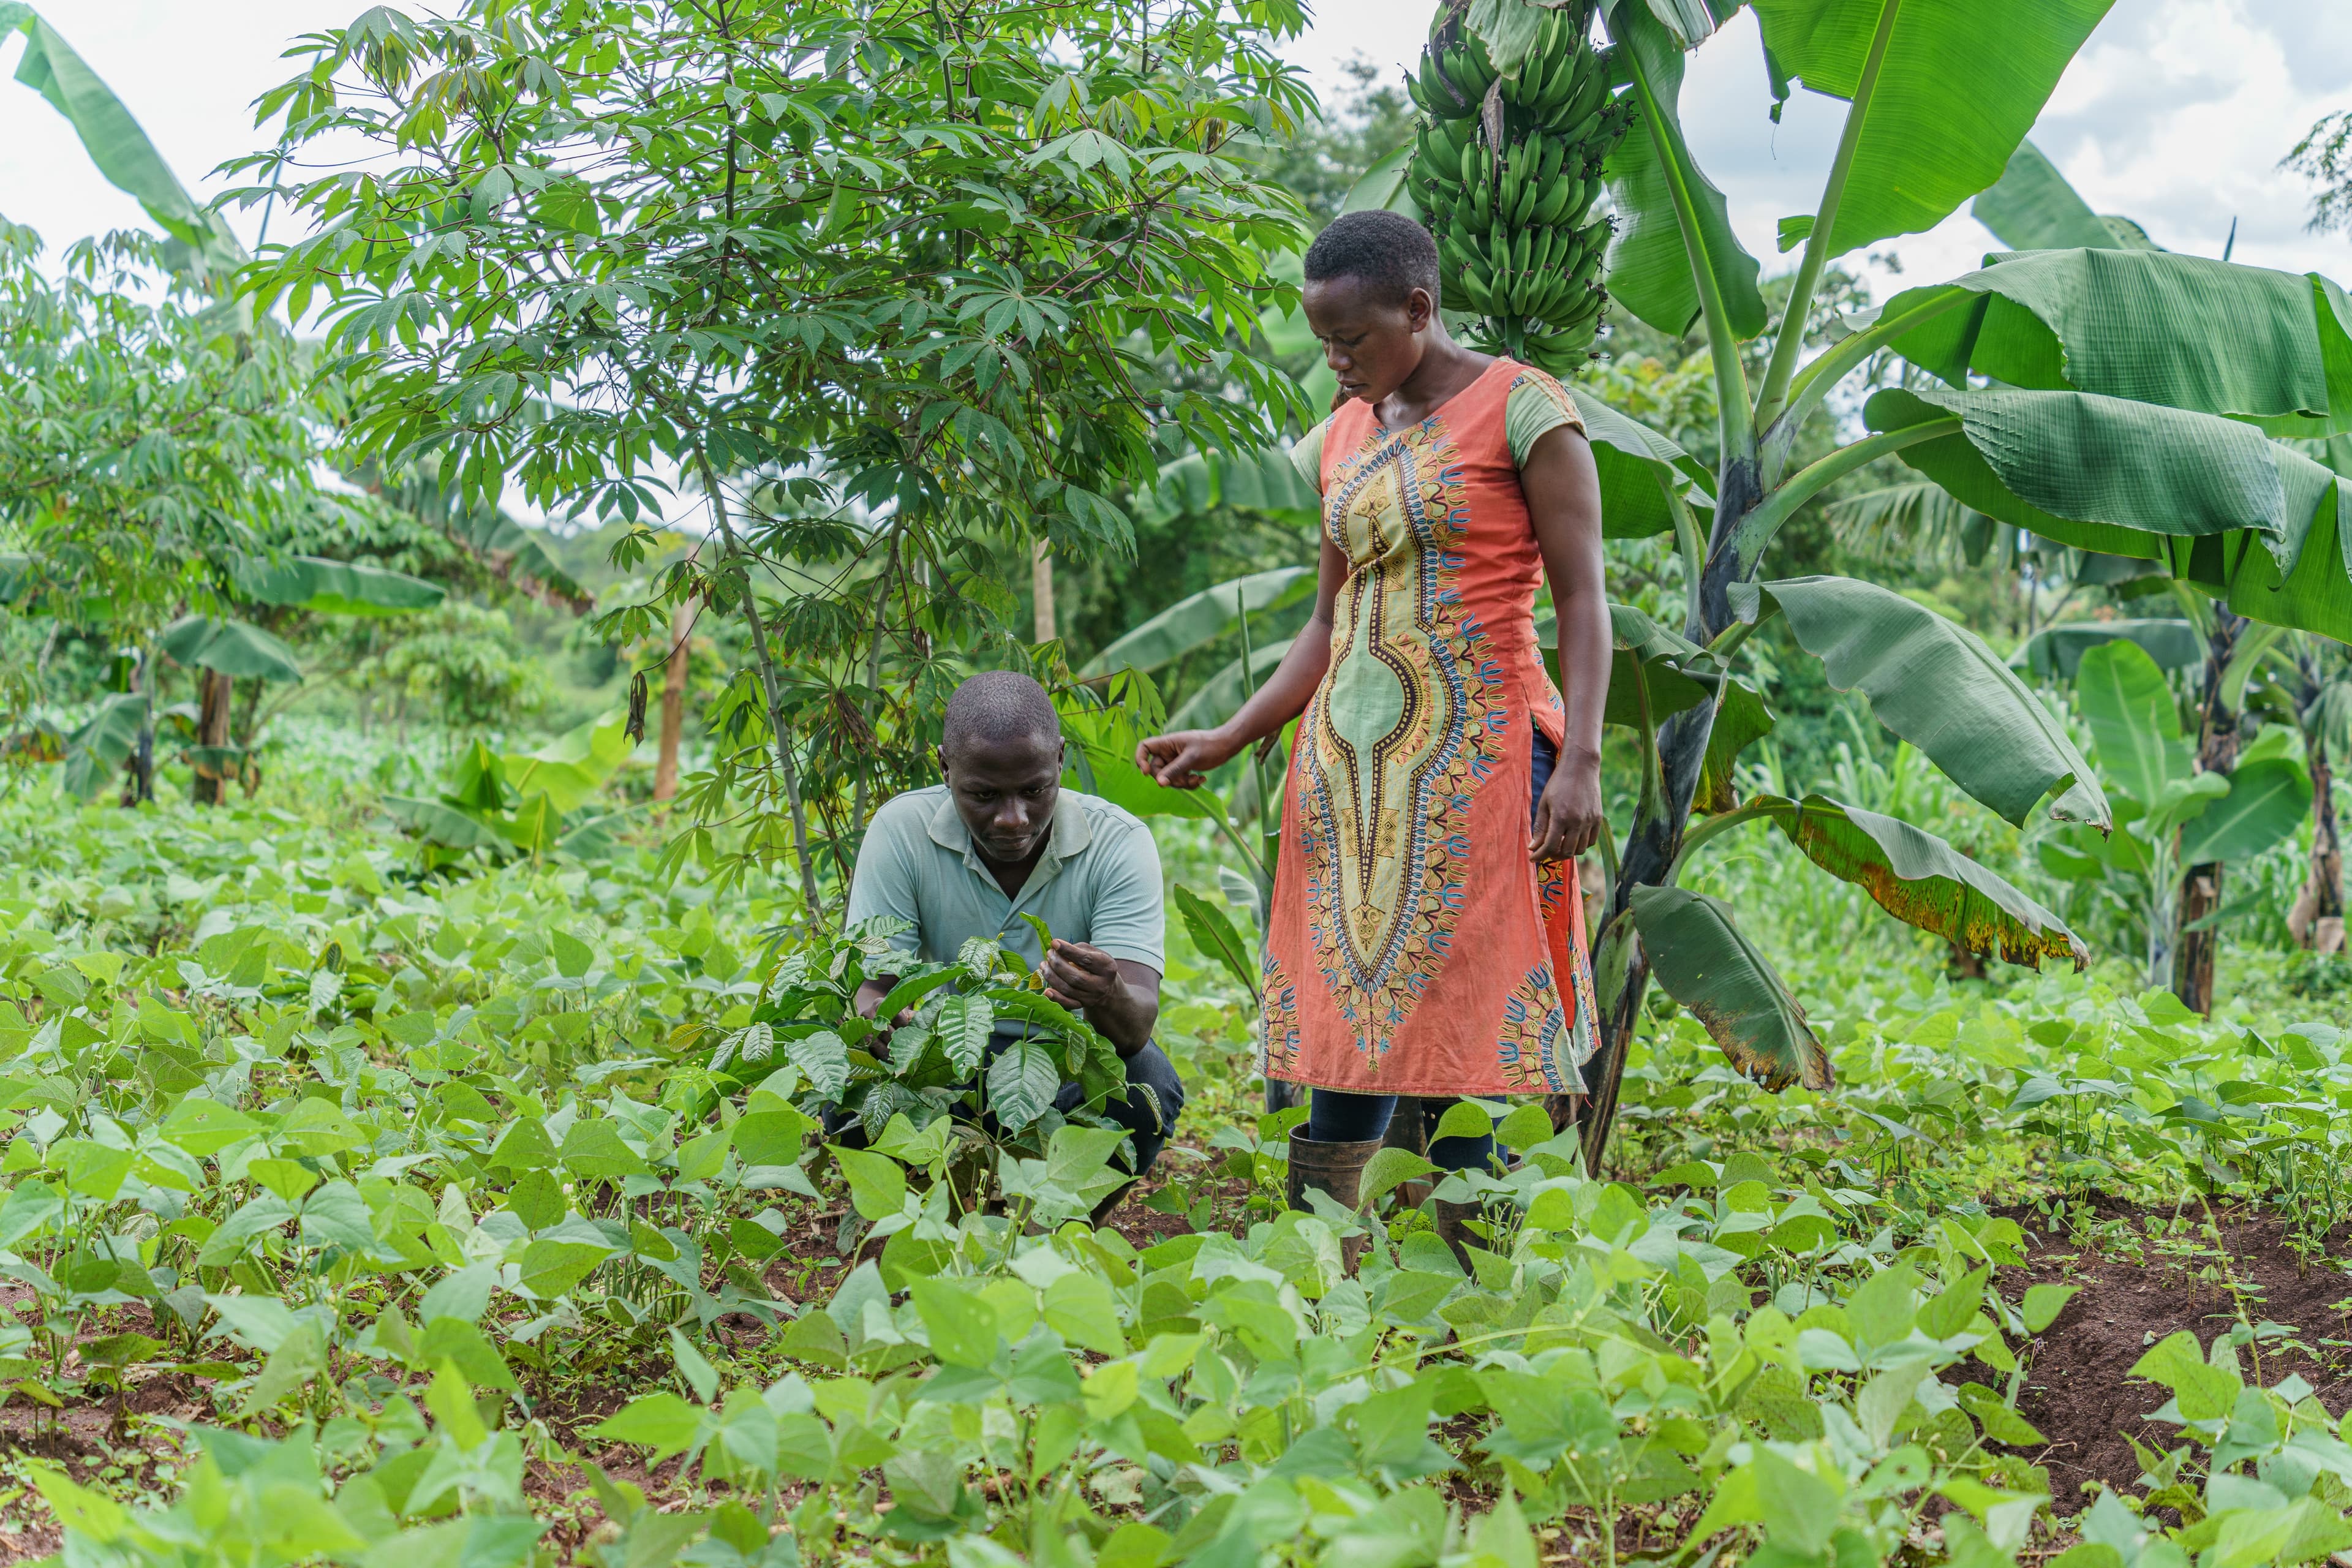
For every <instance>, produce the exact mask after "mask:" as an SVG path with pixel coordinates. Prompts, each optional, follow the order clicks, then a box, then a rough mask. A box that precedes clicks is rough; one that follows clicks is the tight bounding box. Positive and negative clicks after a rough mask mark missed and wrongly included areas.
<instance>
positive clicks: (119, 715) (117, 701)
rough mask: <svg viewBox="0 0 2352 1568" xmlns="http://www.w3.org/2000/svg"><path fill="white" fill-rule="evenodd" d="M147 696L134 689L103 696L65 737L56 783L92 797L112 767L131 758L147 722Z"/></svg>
mask: <svg viewBox="0 0 2352 1568" xmlns="http://www.w3.org/2000/svg"><path fill="white" fill-rule="evenodd" d="M146 719H147V699H146V698H144V697H142V696H141V695H140V694H139V693H137V692H135V691H123V692H117V693H115V694H114V695H113V696H111V697H108V698H105V699H103V700H101V701H100V703H99V705H98V707H97V709H96V710H95V711H93V712H92V713H91V714H90V716H89V718H88V719H85V720H83V721H82V722H81V723H80V724H79V726H78V727H77V728H76V729H75V730H74V732H73V733H72V734H70V735H68V736H67V737H66V744H65V769H64V772H63V773H62V774H61V775H60V776H59V780H58V783H59V784H60V785H61V787H63V788H64V790H65V792H66V793H67V794H68V795H71V796H73V797H74V798H75V799H76V800H94V799H96V798H97V797H98V795H99V792H100V791H101V790H103V789H105V788H106V783H107V779H108V778H109V776H110V775H111V774H112V773H113V772H114V770H115V769H117V768H119V767H121V765H122V764H123V763H125V762H127V761H129V760H130V757H131V752H133V751H134V750H136V749H137V747H138V745H139V727H140V725H142V723H144V722H146Z"/></svg>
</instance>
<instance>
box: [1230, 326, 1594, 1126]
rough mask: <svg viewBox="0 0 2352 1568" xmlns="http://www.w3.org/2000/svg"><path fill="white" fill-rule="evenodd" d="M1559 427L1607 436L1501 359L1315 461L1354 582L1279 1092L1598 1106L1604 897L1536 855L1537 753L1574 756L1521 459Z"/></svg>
mask: <svg viewBox="0 0 2352 1568" xmlns="http://www.w3.org/2000/svg"><path fill="white" fill-rule="evenodd" d="M1560 425H1572V426H1576V427H1577V428H1579V429H1581V428H1582V427H1583V420H1582V419H1581V418H1580V416H1579V415H1578V414H1577V411H1576V405H1574V404H1573V403H1572V402H1570V399H1569V396H1568V394H1567V393H1566V391H1564V390H1563V389H1562V388H1561V386H1560V384H1559V383H1558V382H1557V381H1554V380H1553V379H1552V378H1551V377H1550V376H1549V375H1546V374H1544V373H1543V372H1541V371H1539V370H1535V369H1532V368H1530V367H1528V366H1525V365H1521V364H1518V363H1515V362H1513V361H1511V360H1508V359H1497V360H1496V361H1495V363H1492V364H1490V365H1489V366H1487V367H1486V371H1485V373H1484V374H1481V375H1480V376H1479V377H1478V379H1477V380H1476V381H1475V382H1473V383H1472V384H1470V385H1469V386H1468V387H1466V388H1465V389H1464V390H1463V391H1461V392H1460V393H1458V394H1456V395H1454V397H1452V398H1451V399H1449V400H1448V401H1446V402H1445V403H1444V405H1441V406H1440V407H1439V408H1438V409H1437V411H1436V412H1435V413H1433V414H1432V415H1431V416H1429V417H1428V418H1426V419H1424V420H1423V421H1422V422H1421V423H1419V424H1417V425H1413V426H1409V427H1406V428H1403V429H1398V430H1384V429H1382V428H1381V425H1380V421H1379V417H1378V416H1377V415H1375V414H1374V412H1373V410H1372V407H1371V405H1369V404H1367V403H1364V402H1361V401H1350V402H1349V403H1348V404H1346V405H1343V406H1342V407H1341V408H1340V409H1339V412H1338V413H1336V414H1334V415H1332V416H1331V417H1330V418H1329V419H1328V420H1327V421H1325V422H1324V424H1323V425H1322V426H1318V429H1317V430H1316V431H1315V432H1314V433H1313V434H1312V435H1310V436H1309V437H1308V438H1307V440H1306V441H1302V442H1301V443H1299V447H1298V449H1297V450H1296V451H1295V452H1294V453H1293V458H1294V460H1296V461H1298V462H1299V463H1300V465H1301V468H1302V471H1307V464H1309V463H1313V464H1316V465H1317V466H1316V468H1315V469H1314V470H1312V472H1311V473H1310V477H1312V478H1315V479H1318V480H1319V483H1318V489H1320V491H1321V492H1322V496H1323V530H1324V533H1325V535H1326V537H1328V539H1329V540H1330V541H1331V542H1333V543H1334V544H1336V545H1338V546H1339V549H1340V550H1341V551H1342V552H1345V553H1346V555H1347V557H1348V563H1349V571H1348V577H1347V581H1346V582H1345V584H1342V585H1341V587H1340V590H1339V602H1338V605H1337V609H1336V613H1335V615H1334V616H1333V623H1334V624H1333V629H1332V634H1331V666H1330V670H1329V672H1328V674H1327V675H1325V677H1324V678H1323V683H1322V685H1321V686H1320V687H1318V689H1316V692H1315V696H1314V698H1313V699H1312V700H1310V701H1309V702H1308V704H1307V711H1306V713H1305V714H1304V715H1303V716H1302V717H1301V719H1300V721H1299V725H1298V731H1297V740H1296V742H1294V744H1293V746H1292V748H1291V761H1290V773H1289V779H1288V788H1287V790H1286V798H1285V802H1284V805H1283V821H1282V851H1281V858H1280V859H1279V861H1278V863H1277V868H1276V873H1275V884H1274V909H1273V912H1272V918H1271V920H1270V921H1269V922H1268V930H1269V931H1270V933H1271V937H1270V941H1269V942H1267V952H1266V955H1265V973H1264V980H1263V986H1262V992H1261V998H1260V999H1261V1002H1262V1004H1263V1011H1264V1018H1265V1025H1264V1034H1263V1037H1262V1038H1261V1041H1260V1053H1261V1058H1262V1059H1261V1066H1262V1067H1263V1068H1264V1070H1265V1074H1266V1076H1267V1077H1269V1078H1275V1079H1284V1080H1286V1081H1288V1082H1291V1083H1297V1084H1307V1085H1313V1086H1316V1087H1318V1088H1325V1089H1345V1090H1348V1091H1349V1092H1351V1093H1358V1094H1409V1095H1422V1096H1432V1097H1434V1096H1447V1095H1464V1094H1475V1095H1500V1094H1528V1093H1559V1092H1564V1091H1575V1090H1579V1089H1581V1088H1582V1082H1581V1079H1580V1077H1579V1075H1578V1071H1577V1069H1578V1068H1580V1066H1581V1065H1582V1064H1583V1062H1584V1060H1585V1058H1587V1057H1589V1056H1591V1054H1592V1047H1593V1042H1594V1022H1595V1007H1594V1003H1593V994H1592V973H1591V963H1590V960H1589V959H1588V957H1587V954H1586V947H1585V931H1584V906H1583V901H1582V900H1581V899H1580V897H1579V896H1578V891H1577V887H1576V881H1575V874H1574V863H1573V862H1571V861H1564V860H1563V861H1558V862H1554V863H1553V864H1551V865H1549V866H1546V867H1542V868H1538V867H1537V865H1536V864H1535V863H1534V862H1533V861H1531V860H1530V859H1529V858H1528V837H1529V835H1528V788H1529V781H1530V774H1529V763H1530V757H1531V752H1532V747H1533V735H1534V733H1535V731H1536V729H1537V728H1538V727H1540V728H1541V729H1542V730H1543V731H1544V732H1545V733H1546V734H1547V735H1549V737H1550V738H1551V741H1552V742H1553V744H1554V745H1555V746H1557V745H1558V744H1559V742H1560V740H1561V731H1562V729H1563V727H1564V724H1565V721H1566V712H1565V710H1564V709H1563V708H1562V706H1561V703H1560V699H1559V689H1557V688H1556V687H1555V686H1554V685H1553V684H1552V681H1551V678H1550V677H1549V675H1547V674H1546V673H1545V671H1544V667H1543V656H1542V652H1541V650H1540V649H1539V648H1538V646H1537V643H1536V630H1535V620H1534V602H1535V594H1536V588H1537V585H1538V583H1539V582H1540V581H1541V579H1542V574H1543V560H1542V557H1541V555H1540V554H1539V552H1538V550H1537V547H1536V538H1535V531H1534V529H1533V527H1532V526H1531V525H1530V523H1529V521H1528V505H1527V498H1526V496H1525V494H1524V493H1523V492H1522V491H1521V489H1519V475H1518V461H1517V458H1515V454H1517V455H1518V456H1521V457H1523V456H1524V455H1525V454H1526V452H1527V451H1528V449H1529V448H1530V447H1532V446H1533V445H1534V442H1535V439H1536V437H1538V436H1540V435H1542V434H1543V433H1545V432H1546V431H1548V430H1550V429H1553V428H1555V427H1557V426H1560ZM1318 437H1319V438H1320V439H1319V440H1318Z"/></svg>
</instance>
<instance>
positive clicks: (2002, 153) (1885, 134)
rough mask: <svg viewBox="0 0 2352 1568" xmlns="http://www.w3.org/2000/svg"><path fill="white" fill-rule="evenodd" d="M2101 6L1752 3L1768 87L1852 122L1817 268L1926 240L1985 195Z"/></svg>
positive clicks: (1874, 0)
mask: <svg viewBox="0 0 2352 1568" xmlns="http://www.w3.org/2000/svg"><path fill="white" fill-rule="evenodd" d="M2113 3H2114V0H2036V3H2035V4H2032V5H1988V4H1986V3H1985V0H1756V16H1757V20H1758V21H1759V23H1760V24H1761V26H1762V29H1763V35H1764V48H1765V51H1766V58H1768V59H1769V61H1770V62H1771V68H1772V70H1773V72H1774V74H1775V76H1776V78H1782V79H1793V80H1796V81H1800V82H1801V83H1803V84H1804V86H1805V87H1806V89H1808V90H1810V91H1813V92H1819V93H1825V94H1827V95H1828V96H1830V97H1832V98H1840V99H1845V100H1849V101H1850V102H1852V103H1853V109H1852V110H1850V111H1849V112H1850V114H1851V115H1853V116H1855V117H1859V118H1858V125H1857V127H1856V131H1857V132H1858V133H1857V134H1855V135H1854V139H1853V152H1852V155H1853V163H1852V169H1851V172H1850V173H1849V174H1847V176H1846V180H1845V184H1844V188H1843V193H1842V195H1841V197H1840V199H1839V202H1838V205H1837V211H1836V214H1835V215H1834V216H1833V217H1832V220H1831V229H1830V233H1829V235H1828V237H1827V250H1826V251H1825V253H1824V254H1825V255H1826V257H1828V258H1832V259H1834V258H1837V257H1840V256H1844V255H1847V254H1849V253H1850V252H1853V251H1856V250H1860V249H1862V248H1863V247H1865V246H1870V245H1875V244H1876V243H1878V242H1879V241H1880V240H1882V239H1890V238H1892V237H1895V236H1896V235H1900V234H1917V233H1921V232H1923V231H1925V230H1927V229H1930V228H1933V227H1935V226H1936V225H1937V224H1938V223H1941V222H1942V221H1943V220H1944V219H1945V218H1947V217H1949V216H1951V215H1952V214H1953V213H1955V212H1958V210H1959V207H1960V204H1961V203H1962V202H1965V201H1967V200H1968V199H1969V197H1970V196H1973V195H1976V194H1977V193H1978V192H1979V191H1982V190H1985V189H1986V188H1988V187H1989V186H1991V185H1993V184H1995V183H1996V182H1998V181H1999V180H2000V178H2001V177H2002V175H2003V174H2004V172H2005V171H2006V169H2007V168H2008V165H2009V162H2010V157H2011V154H2012V153H2015V152H2016V151H2017V148H2018V145H2019V143H2020V142H2023V141H2024V139H2025V133H2026V132H2028V131H2030V130H2032V128H2033V121H2035V119H2036V118H2038V117H2039V116H2040V114H2041V112H2042V105H2043V104H2044V103H2045V102H2047V101H2048V100H2049V98H2050V94H2051V91H2052V89H2054V88H2055V87H2056V86H2057V85H2058V79H2059V77H2060V75H2061V74H2063V72H2064V71H2065V69H2066V66H2067V63H2068V62H2069V61H2071V60H2072V59H2073V58H2074V54H2075V51H2076V50H2078V49H2080V48H2081V47H2083V43H2084V39H2086V38H2088V37H2090V36H2091V29H2092V28H2094V27H2095V26H2098V25H2099V19H2100V18H2101V17H2103V16H2105V15H2106V13H2107V8H2108V6H2109V5H2112V4H2113ZM1882 18H1885V19H1886V20H1888V21H1891V24H1892V25H1891V26H1890V27H1888V28H1887V30H1886V32H1885V37H1884V42H1883V46H1882V45H1881V44H1880V42H1879V34H1880V28H1881V22H1882ZM1874 47H1878V48H1879V50H1880V58H1879V61H1878V67H1877V72H1876V76H1875V79H1871V78H1870V74H1869V71H1868V68H1867V67H1868V62H1869V60H1870V58H1871V55H1872V52H1873V50H1874Z"/></svg>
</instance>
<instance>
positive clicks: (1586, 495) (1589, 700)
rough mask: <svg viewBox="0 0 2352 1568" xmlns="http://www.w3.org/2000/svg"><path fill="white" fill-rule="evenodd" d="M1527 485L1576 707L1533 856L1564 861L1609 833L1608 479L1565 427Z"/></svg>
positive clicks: (1541, 441) (1539, 816)
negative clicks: (1604, 722)
mask: <svg viewBox="0 0 2352 1568" xmlns="http://www.w3.org/2000/svg"><path fill="white" fill-rule="evenodd" d="M1519 485H1520V488H1521V489H1524V490H1525V491H1526V492H1527V498H1528V519H1529V521H1532V522H1533V523H1534V525H1535V531H1536V547H1537V548H1538V549H1539V550H1540V551H1542V552H1543V563H1544V574H1545V576H1547V577H1548V578H1549V579H1550V582H1551V603H1552V609H1553V611H1554V612H1555V613H1556V614H1557V615H1558V616H1559V690H1560V697H1561V699H1562V700H1563V701H1564V702H1565V703H1566V704H1567V707H1568V725H1567V736H1566V739H1565V740H1564V741H1563V742H1562V743H1561V745H1560V748H1559V765H1558V766H1557V767H1556V768H1554V769H1553V770H1552V775H1551V783H1550V784H1547V785H1546V786H1545V787H1544V793H1543V799H1542V800H1540V801H1538V803H1537V805H1536V816H1535V829H1534V832H1533V835H1532V836H1531V837H1530V838H1529V839H1528V854H1529V855H1530V856H1531V857H1532V858H1535V859H1537V860H1561V859H1567V858H1571V857H1574V856H1578V855H1581V854H1583V853H1584V852H1585V851H1586V850H1587V849H1590V848H1591V847H1592V846H1593V844H1594V842H1595V841H1596V840H1598V839H1599V838H1600V837H1601V712H1602V710H1604V709H1605V708H1606V707H1607V706H1608V702H1609V659H1610V654H1611V649H1612V643H1613V637H1612V633H1611V631H1610V626H1609V595H1608V589H1607V585H1606V584H1605V583H1604V582H1603V580H1602V567H1601V475H1600V471H1599V470H1598V469H1596V468H1594V467H1593V465H1592V448H1591V446H1590V445H1588V444H1587V443H1586V441H1585V439H1584V433H1583V432H1582V431H1580V430H1578V429H1576V428H1575V427H1573V426H1567V425H1562V426H1556V427H1555V428H1553V429H1550V430H1548V431H1546V432H1545V433H1544V434H1543V435H1542V436H1540V437H1538V438H1537V440H1536V444H1535V447H1534V448H1533V449H1532V450H1530V451H1529V452H1528V459H1527V461H1526V463H1525V464H1523V465H1522V466H1521V467H1520V468H1519Z"/></svg>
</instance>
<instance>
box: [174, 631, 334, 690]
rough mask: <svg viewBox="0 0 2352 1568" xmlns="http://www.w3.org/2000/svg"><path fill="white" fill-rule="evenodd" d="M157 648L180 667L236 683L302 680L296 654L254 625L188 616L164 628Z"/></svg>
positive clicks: (300, 667)
mask: <svg viewBox="0 0 2352 1568" xmlns="http://www.w3.org/2000/svg"><path fill="white" fill-rule="evenodd" d="M156 646H158V647H161V648H162V649H163V652H164V653H165V654H166V655H168V656H169V657H170V658H172V659H173V662H175V663H177V664H182V665H184V666H186V667H187V668H191V669H194V668H198V667H202V668H205V669H210V670H215V671H217V672H218V673H220V674H222V675H226V676H228V677H230V678H231V679H238V680H243V679H262V680H299V679H302V666H301V663H300V662H299V660H298V659H296V658H295V657H294V650H293V649H292V648H290V647H287V646H286V645H285V644H284V643H282V642H280V641H278V639H277V638H276V637H272V636H270V635H269V634H268V632H266V631H264V630H262V629H261V628H260V627H259V626H255V625H254V624H253V623H252V622H250V621H232V620H223V619H220V618H217V617H215V616H184V617H183V618H181V619H179V620H176V621H173V623H172V624H171V625H170V626H166V627H164V628H163V636H162V637H159V638H158V639H156Z"/></svg>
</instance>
